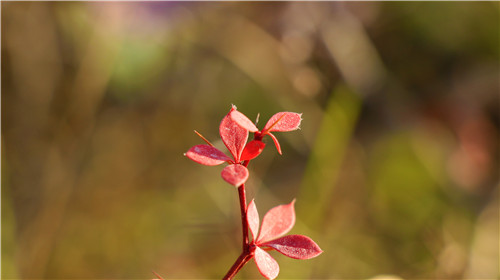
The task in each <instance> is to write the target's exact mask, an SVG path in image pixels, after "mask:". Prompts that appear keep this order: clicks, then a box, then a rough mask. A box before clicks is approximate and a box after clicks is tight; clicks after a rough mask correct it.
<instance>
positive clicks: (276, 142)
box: [267, 132, 282, 155]
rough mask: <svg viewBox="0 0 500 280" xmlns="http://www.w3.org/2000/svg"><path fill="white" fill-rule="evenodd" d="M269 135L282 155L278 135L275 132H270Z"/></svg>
mask: <svg viewBox="0 0 500 280" xmlns="http://www.w3.org/2000/svg"><path fill="white" fill-rule="evenodd" d="M267 135H269V136H270V137H271V138H272V139H273V142H274V146H276V150H278V153H279V154H280V155H281V154H282V153H281V146H280V142H279V141H278V139H277V138H276V136H274V134H272V133H271V132H268V133H267Z"/></svg>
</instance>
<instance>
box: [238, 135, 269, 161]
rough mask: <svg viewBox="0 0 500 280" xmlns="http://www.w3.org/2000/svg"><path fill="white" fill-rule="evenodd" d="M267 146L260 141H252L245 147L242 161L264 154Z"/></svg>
mask: <svg viewBox="0 0 500 280" xmlns="http://www.w3.org/2000/svg"><path fill="white" fill-rule="evenodd" d="M265 146H266V144H264V143H263V142H262V141H259V140H252V141H250V142H248V143H247V145H246V146H245V149H244V150H243V153H241V158H240V160H242V161H243V160H251V159H254V158H256V157H257V156H258V155H260V153H262V151H263V150H264V147H265Z"/></svg>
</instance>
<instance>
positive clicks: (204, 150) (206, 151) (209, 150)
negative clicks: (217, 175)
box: [185, 144, 232, 165]
mask: <svg viewBox="0 0 500 280" xmlns="http://www.w3.org/2000/svg"><path fill="white" fill-rule="evenodd" d="M185 155H186V156H187V157H188V158H189V159H191V160H193V161H195V162H197V163H200V164H204V165H219V164H222V163H224V162H226V161H231V160H232V159H231V158H230V157H228V156H227V155H226V154H224V153H223V152H221V151H220V150H219V149H217V148H214V147H212V146H210V145H205V144H203V145H196V146H193V147H191V149H189V150H188V151H187V152H186V154H185Z"/></svg>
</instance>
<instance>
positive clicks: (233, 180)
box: [221, 164, 248, 187]
mask: <svg viewBox="0 0 500 280" xmlns="http://www.w3.org/2000/svg"><path fill="white" fill-rule="evenodd" d="M221 176H222V179H224V181H226V182H228V183H229V184H231V185H233V186H235V187H238V186H241V185H243V184H244V183H245V182H246V181H247V179H248V169H247V168H246V167H245V166H243V165H241V164H230V165H228V166H226V167H225V168H224V169H223V170H222V172H221Z"/></svg>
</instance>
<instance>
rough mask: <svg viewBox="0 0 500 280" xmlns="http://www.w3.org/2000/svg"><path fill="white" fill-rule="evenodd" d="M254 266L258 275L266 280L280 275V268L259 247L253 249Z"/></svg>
mask: <svg viewBox="0 0 500 280" xmlns="http://www.w3.org/2000/svg"><path fill="white" fill-rule="evenodd" d="M255 264H256V265H257V268H258V269H259V272H260V274H262V276H264V277H266V278H267V279H274V278H276V277H277V276H278V274H279V273H280V267H279V265H278V262H276V260H275V259H273V257H271V255H269V253H267V252H266V251H264V250H262V249H261V248H259V247H255Z"/></svg>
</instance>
